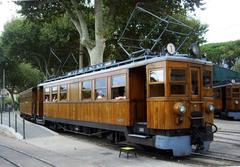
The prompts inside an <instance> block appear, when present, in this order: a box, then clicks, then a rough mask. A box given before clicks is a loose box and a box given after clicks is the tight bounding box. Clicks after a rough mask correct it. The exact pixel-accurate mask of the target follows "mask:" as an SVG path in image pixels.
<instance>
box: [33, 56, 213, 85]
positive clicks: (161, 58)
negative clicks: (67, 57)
mask: <svg viewBox="0 0 240 167" xmlns="http://www.w3.org/2000/svg"><path fill="white" fill-rule="evenodd" d="M166 60H170V61H171V60H172V61H182V62H191V63H196V64H205V65H213V64H212V62H210V61H206V60H201V59H195V58H189V57H184V56H177V55H175V56H170V55H169V56H159V57H157V56H156V57H153V58H151V59H147V60H142V61H138V62H134V61H133V62H131V63H129V64H126V65H121V66H118V67H112V68H109V69H103V70H100V71H95V72H90V73H86V74H81V75H76V76H73V77H68V78H64V79H59V80H54V81H49V82H45V83H41V84H39V85H38V86H44V85H49V84H56V83H59V82H66V81H69V80H73V79H78V78H82V77H87V76H92V75H97V74H102V73H106V72H110V71H116V70H121V69H126V68H134V67H138V66H143V65H147V64H150V63H155V62H161V61H166Z"/></svg>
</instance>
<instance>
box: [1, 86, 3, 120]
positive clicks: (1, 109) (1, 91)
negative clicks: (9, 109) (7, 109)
mask: <svg viewBox="0 0 240 167" xmlns="http://www.w3.org/2000/svg"><path fill="white" fill-rule="evenodd" d="M1 98H2V100H1V124H2V123H3V119H2V115H3V93H2V90H1Z"/></svg>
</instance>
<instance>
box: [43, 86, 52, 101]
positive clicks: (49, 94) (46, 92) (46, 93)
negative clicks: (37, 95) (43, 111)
mask: <svg viewBox="0 0 240 167" xmlns="http://www.w3.org/2000/svg"><path fill="white" fill-rule="evenodd" d="M46 89H48V91H46ZM46 95H47V96H48V101H46ZM43 102H51V93H50V87H45V88H44V101H43Z"/></svg>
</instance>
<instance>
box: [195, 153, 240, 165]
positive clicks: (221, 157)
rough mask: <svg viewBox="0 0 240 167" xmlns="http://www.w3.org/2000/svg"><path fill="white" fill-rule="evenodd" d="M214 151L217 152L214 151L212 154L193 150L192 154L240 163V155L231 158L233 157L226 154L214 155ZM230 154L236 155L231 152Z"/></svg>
mask: <svg viewBox="0 0 240 167" xmlns="http://www.w3.org/2000/svg"><path fill="white" fill-rule="evenodd" d="M213 153H215V152H212V154H211V155H209V154H202V153H195V152H192V155H194V156H202V157H208V158H213V159H219V160H224V161H231V162H237V163H240V160H239V157H237V156H235V157H233V158H231V157H226V156H225V157H224V156H219V155H214V154H213ZM228 155H230V156H234V155H231V154H228Z"/></svg>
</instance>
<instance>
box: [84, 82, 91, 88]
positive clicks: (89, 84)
mask: <svg viewBox="0 0 240 167" xmlns="http://www.w3.org/2000/svg"><path fill="white" fill-rule="evenodd" d="M82 89H92V81H83V82H82Z"/></svg>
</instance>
